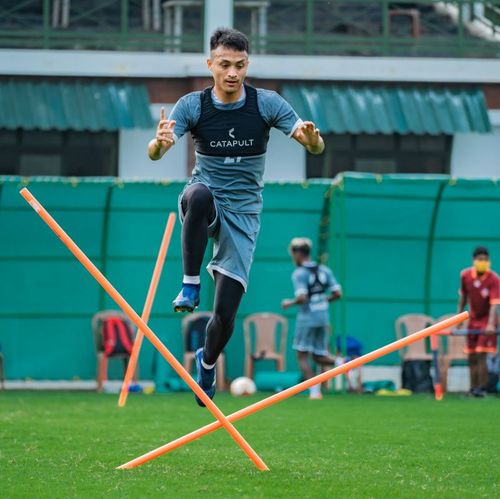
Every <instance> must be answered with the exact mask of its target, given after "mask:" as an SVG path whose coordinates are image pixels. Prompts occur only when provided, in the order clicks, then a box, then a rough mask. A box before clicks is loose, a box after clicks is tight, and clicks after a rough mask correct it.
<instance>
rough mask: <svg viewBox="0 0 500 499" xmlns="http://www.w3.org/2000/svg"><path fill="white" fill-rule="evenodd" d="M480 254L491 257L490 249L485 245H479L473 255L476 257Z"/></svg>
mask: <svg viewBox="0 0 500 499" xmlns="http://www.w3.org/2000/svg"><path fill="white" fill-rule="evenodd" d="M479 255H486V256H487V257H488V258H489V257H490V253H489V251H488V248H485V247H484V246H478V247H477V248H476V249H475V250H474V252H473V253H472V257H473V258H476V257H478V256H479Z"/></svg>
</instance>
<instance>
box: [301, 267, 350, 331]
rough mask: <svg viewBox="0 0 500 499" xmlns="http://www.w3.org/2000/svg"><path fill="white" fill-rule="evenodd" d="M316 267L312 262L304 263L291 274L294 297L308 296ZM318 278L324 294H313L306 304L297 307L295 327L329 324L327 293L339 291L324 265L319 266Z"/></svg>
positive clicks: (337, 285)
mask: <svg viewBox="0 0 500 499" xmlns="http://www.w3.org/2000/svg"><path fill="white" fill-rule="evenodd" d="M315 267H316V264H315V263H314V262H305V263H304V264H303V265H302V266H301V267H297V268H296V269H295V270H294V272H293V274H292V282H293V289H294V291H295V296H301V295H309V289H310V287H311V286H312V285H313V284H314V281H315V275H314V272H313V271H312V269H313V268H315ZM317 272H318V278H319V279H320V281H321V283H323V285H324V288H325V289H324V293H318V294H313V295H311V296H310V297H309V300H308V301H307V302H306V303H302V304H301V305H299V313H298V314H297V325H300V326H306V327H320V326H327V325H328V324H329V318H328V299H327V293H328V294H330V293H334V292H335V291H341V287H340V285H339V283H338V282H337V281H336V279H335V277H334V275H333V273H332V271H331V270H330V269H329V268H328V267H326V266H325V265H319V267H318V270H317Z"/></svg>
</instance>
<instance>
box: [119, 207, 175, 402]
mask: <svg viewBox="0 0 500 499" xmlns="http://www.w3.org/2000/svg"><path fill="white" fill-rule="evenodd" d="M174 225H175V213H173V212H172V213H170V215H169V216H168V220H167V225H166V227H165V232H164V234H163V238H162V240H161V245H160V249H159V251H158V257H157V258H156V264H155V268H154V270H153V277H152V278H151V283H150V285H149V289H148V294H147V296H146V301H145V303H144V308H143V310H142V316H141V319H142V320H143V321H144V322H145V323H146V324H147V323H148V321H149V315H150V314H151V308H152V307H153V302H154V299H155V295H156V290H157V288H158V282H159V281H160V276H161V271H162V269H163V264H164V263H165V258H166V256H167V251H168V247H169V246H170V239H171V238H172V232H173V230H174ZM143 338H144V333H143V332H142V331H141V330H140V329H138V330H137V334H136V336H135V341H134V346H133V347H132V353H131V354H130V359H129V361H128V365H127V371H126V372H125V377H124V378H123V384H122V390H121V392H120V398H119V399H118V406H119V407H124V406H125V404H126V402H127V397H128V389H129V386H130V382H131V381H132V378H133V377H134V373H135V369H136V366H137V359H138V358H139V352H140V351H141V345H142V340H143Z"/></svg>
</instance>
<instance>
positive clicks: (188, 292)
mask: <svg viewBox="0 0 500 499" xmlns="http://www.w3.org/2000/svg"><path fill="white" fill-rule="evenodd" d="M199 304H200V285H199V284H184V283H183V284H182V289H181V292H180V293H179V294H178V295H177V298H176V299H175V300H174V301H173V302H172V305H173V307H174V312H192V311H193V310H194V309H195V308H196V307H197V306H198V305H199Z"/></svg>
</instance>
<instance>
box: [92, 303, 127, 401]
mask: <svg viewBox="0 0 500 499" xmlns="http://www.w3.org/2000/svg"><path fill="white" fill-rule="evenodd" d="M111 318H118V319H121V320H122V321H123V322H124V324H125V325H126V326H127V327H128V329H129V331H130V334H131V336H132V339H133V335H134V331H135V326H134V324H133V323H132V322H131V321H130V319H129V318H128V317H127V316H126V315H125V314H124V313H123V312H121V311H119V310H103V311H101V312H97V313H96V314H94V316H93V317H92V333H93V336H94V345H95V349H96V354H97V391H98V392H102V390H103V384H104V381H106V379H107V378H108V359H109V357H108V356H107V355H106V354H105V353H104V345H103V341H102V328H101V325H102V323H103V321H105V320H106V319H111ZM111 357H112V358H113V359H122V360H123V373H124V375H125V372H126V370H127V365H128V360H129V358H130V355H129V354H128V353H119V354H113V355H112V356H111ZM136 372H137V371H136ZM135 380H136V377H135V375H134V381H135Z"/></svg>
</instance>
